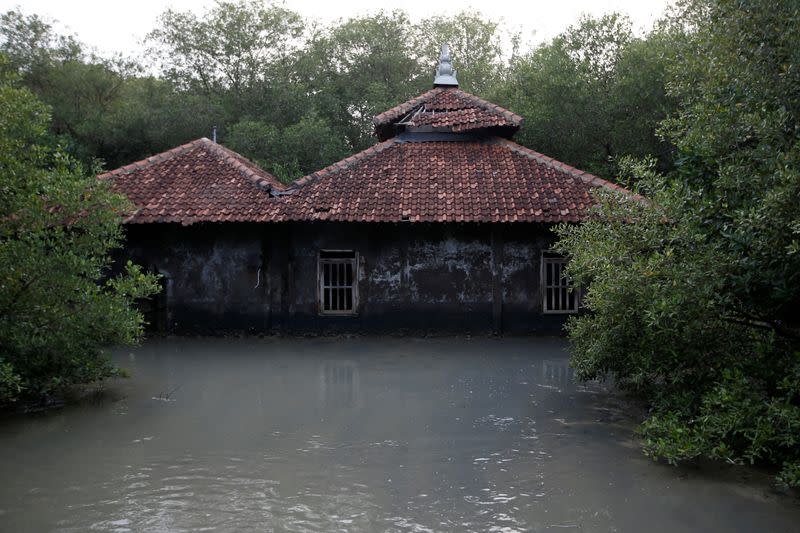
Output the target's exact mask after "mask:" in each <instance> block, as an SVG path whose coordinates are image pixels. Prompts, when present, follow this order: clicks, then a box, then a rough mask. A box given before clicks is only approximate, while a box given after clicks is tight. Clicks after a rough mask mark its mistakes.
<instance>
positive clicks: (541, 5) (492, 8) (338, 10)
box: [0, 0, 671, 57]
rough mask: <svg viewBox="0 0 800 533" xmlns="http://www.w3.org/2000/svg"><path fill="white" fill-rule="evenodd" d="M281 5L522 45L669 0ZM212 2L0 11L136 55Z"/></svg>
mask: <svg viewBox="0 0 800 533" xmlns="http://www.w3.org/2000/svg"><path fill="white" fill-rule="evenodd" d="M284 3H285V5H286V6H287V7H289V8H290V9H293V10H295V11H297V12H299V13H300V14H301V15H303V16H305V17H307V18H315V19H318V20H320V21H322V22H330V21H334V20H336V19H339V18H348V17H351V16H356V15H363V14H368V13H374V12H375V11H378V10H380V9H381V8H383V9H389V10H391V9H398V8H399V9H404V10H405V11H407V12H408V13H409V14H410V15H411V17H412V19H414V20H417V19H421V18H425V17H428V16H431V15H443V14H448V13H456V12H458V11H461V10H464V9H467V8H469V9H473V10H477V11H479V12H480V13H482V14H483V15H485V16H487V17H489V18H492V19H502V20H503V21H504V22H505V23H506V25H507V26H508V27H509V28H511V29H516V30H520V31H521V32H522V34H523V42H527V43H530V44H535V43H538V42H542V41H545V40H547V39H550V38H552V37H553V36H555V35H557V34H558V33H560V32H561V31H563V30H564V29H566V28H567V27H568V26H569V25H571V24H573V23H574V22H576V21H577V20H578V18H579V17H580V16H581V14H584V13H585V14H592V15H602V14H604V13H608V12H611V11H618V12H621V13H625V14H627V15H628V16H629V17H630V18H631V19H632V20H633V23H634V27H635V28H637V29H639V30H642V29H647V28H649V27H650V25H651V24H652V23H653V21H654V20H656V19H657V18H659V16H660V15H661V14H662V13H663V12H664V9H665V8H666V7H667V5H668V4H670V3H671V2H670V0H521V1H516V2H513V1H511V2H508V1H502V0H493V1H486V0H483V1H473V0H460V1H458V2H432V1H431V0H400V1H394V2H386V3H382V2H379V1H378V2H376V1H375V0H345V1H341V0H340V1H338V2H336V1H330V0H324V1H320V0H286V1H285V2H284ZM213 5H214V0H135V1H131V0H124V1H120V0H24V1H20V0H0V12H5V11H8V10H9V9H13V8H17V7H19V8H21V9H22V11H23V12H24V13H26V14H33V13H35V14H37V15H39V16H42V17H45V18H47V19H50V20H56V21H57V22H58V23H57V24H56V28H57V29H58V30H60V31H61V32H64V33H74V34H77V36H78V38H79V40H80V41H82V42H84V43H86V44H87V45H89V46H91V47H93V48H94V49H95V50H96V51H98V52H100V53H101V54H103V55H108V54H112V53H115V52H119V53H122V54H123V55H125V56H128V57H130V56H138V55H140V54H141V53H142V51H143V49H144V46H143V45H142V39H143V38H144V36H145V35H146V34H147V33H148V32H149V31H150V30H151V29H153V27H154V26H155V23H156V18H157V17H158V15H159V14H160V13H162V12H163V11H164V10H165V9H167V8H172V9H175V10H178V11H189V10H191V11H194V12H196V13H198V14H202V13H203V12H204V11H205V10H207V9H208V8H210V7H211V6H213Z"/></svg>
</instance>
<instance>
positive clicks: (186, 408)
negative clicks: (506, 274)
mask: <svg viewBox="0 0 800 533" xmlns="http://www.w3.org/2000/svg"><path fill="white" fill-rule="evenodd" d="M565 349H566V345H565V343H564V342H563V341H562V340H560V339H541V338H539V339H513V338H511V339H399V338H356V339H324V338H323V339H262V340H259V339H156V340H152V341H148V342H146V343H145V344H144V345H143V346H141V347H140V348H137V349H135V350H119V351H117V352H116V353H115V355H114V358H115V362H116V363H117V364H119V365H120V366H123V367H126V368H128V369H129V370H130V371H131V374H132V377H131V378H130V379H125V380H116V381H114V382H110V383H108V384H107V386H106V387H105V390H103V391H102V392H98V394H97V395H96V396H95V397H94V398H86V399H85V401H82V402H80V403H78V404H76V405H71V406H69V407H66V408H64V409H60V410H57V411H54V412H50V413H46V414H42V415H37V416H33V417H15V418H13V419H7V420H3V421H0V452H2V453H0V475H2V479H3V480H4V483H3V484H0V530H2V531H89V530H102V531H196V530H203V529H206V530H213V531H241V530H267V531H326V532H327V531H389V532H403V531H416V532H426V531H480V532H485V531H497V532H507V533H510V532H514V531H636V532H638V531H643V530H647V531H656V532H658V531H665V532H666V531H669V532H676V531H793V530H796V524H797V523H798V520H800V509H798V506H797V503H796V500H793V499H791V498H787V497H780V496H779V495H777V494H775V493H774V491H772V490H771V488H770V485H769V483H768V481H767V480H766V478H762V477H761V474H760V473H758V472H754V471H752V470H747V472H749V473H748V476H751V477H750V479H748V480H746V482H742V479H741V478H736V477H735V476H733V477H731V475H730V474H727V473H724V472H723V475H717V474H708V475H707V474H706V473H707V472H709V471H710V470H708V469H703V468H700V469H699V470H692V469H688V470H686V469H683V470H676V469H675V468H672V467H665V466H663V465H658V464H655V463H653V462H651V461H650V460H648V459H647V458H645V457H643V456H642V454H641V452H640V451H639V449H638V444H637V443H636V441H635V438H634V434H633V430H632V428H633V423H634V420H635V418H636V416H638V414H639V413H637V412H636V411H635V410H633V409H632V408H631V407H630V405H628V404H627V403H626V402H625V401H623V400H622V399H621V398H620V397H619V396H617V395H615V394H611V393H609V391H607V390H606V389H605V388H604V387H602V386H600V385H598V384H584V385H581V384H576V383H574V380H573V374H572V370H571V369H570V368H569V366H568V364H567V363H568V360H567V353H566V351H565ZM737 471H738V472H742V471H744V470H742V469H738V470H737ZM684 472H689V473H688V474H684Z"/></svg>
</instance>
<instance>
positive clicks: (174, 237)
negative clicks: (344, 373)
mask: <svg viewBox="0 0 800 533" xmlns="http://www.w3.org/2000/svg"><path fill="white" fill-rule="evenodd" d="M551 242H552V235H551V233H550V231H549V230H548V229H547V228H544V227H542V226H537V225H523V224H520V225H505V226H499V225H477V224H462V225H455V224H453V225H441V224H337V223H296V224H283V225H271V224H265V225H257V224H213V225H198V226H191V227H179V226H174V225H159V224H156V225H148V226H130V227H129V228H128V247H127V256H128V257H130V258H132V259H133V260H134V261H136V262H138V263H140V264H143V265H145V266H146V267H149V268H152V269H154V270H158V271H159V272H161V273H163V274H165V275H166V276H167V278H168V282H167V301H168V309H169V317H168V324H169V327H170V329H171V330H173V331H206V332H210V331H219V330H232V329H233V330H249V331H281V332H285V333H304V332H320V333H335V332H348V331H353V332H355V331H376V332H378V331H383V332H397V331H409V332H459V333H483V332H489V331H506V332H524V333H533V332H541V333H554V332H558V331H559V329H560V327H561V325H562V323H563V317H561V316H553V315H542V314H541V294H540V280H539V270H540V267H539V261H540V257H541V251H542V250H543V249H546V248H547V247H548V246H549V244H550V243H551ZM325 249H336V250H354V251H356V252H358V254H359V281H358V290H359V302H358V312H357V313H356V314H355V316H346V317H341V316H340V317H332V316H321V315H320V314H319V312H318V301H317V300H318V295H317V257H318V252H319V251H320V250H325Z"/></svg>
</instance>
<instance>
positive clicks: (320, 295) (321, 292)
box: [316, 248, 359, 316]
mask: <svg viewBox="0 0 800 533" xmlns="http://www.w3.org/2000/svg"><path fill="white" fill-rule="evenodd" d="M350 253H352V254H353V257H352V258H333V257H323V254H350ZM348 263H350V264H352V266H353V281H352V284H351V285H349V286H347V285H336V286H335V287H336V288H345V289H346V288H350V289H351V290H352V294H353V298H352V309H348V310H326V309H325V289H332V288H334V286H333V285H330V284H327V285H326V284H325V272H324V265H325V264H348ZM358 265H359V254H358V252H357V251H355V250H340V249H327V248H326V249H321V250H319V251H318V252H317V291H316V292H317V313H318V314H319V315H321V316H355V315H357V314H358V274H359V268H358Z"/></svg>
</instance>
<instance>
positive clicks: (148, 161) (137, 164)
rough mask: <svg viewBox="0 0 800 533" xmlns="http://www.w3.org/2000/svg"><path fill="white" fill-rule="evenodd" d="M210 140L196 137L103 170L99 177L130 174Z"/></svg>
mask: <svg viewBox="0 0 800 533" xmlns="http://www.w3.org/2000/svg"><path fill="white" fill-rule="evenodd" d="M204 140H205V141H208V142H211V141H210V140H209V139H207V138H206V137H201V138H200V139H195V140H194V141H190V142H188V143H186V144H182V145H180V146H176V147H175V148H172V149H170V150H167V151H165V152H160V153H157V154H155V155H151V156H150V157H146V158H144V159H140V160H139V161H134V162H133V163H129V164H127V165H125V166H122V167H119V168H115V169H113V170H108V171H106V172H103V173H102V174H98V175H97V179H101V180H104V179H109V178H111V177H114V176H120V175H122V174H130V173H131V172H133V171H134V170H138V169H140V168H145V167H149V166H152V165H155V164H157V163H161V162H162V161H167V160H169V159H172V158H174V157H177V156H179V155H182V154H185V153H186V152H188V151H190V150H192V149H194V148H196V147H197V146H199V145H200V143H201V141H204Z"/></svg>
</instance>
